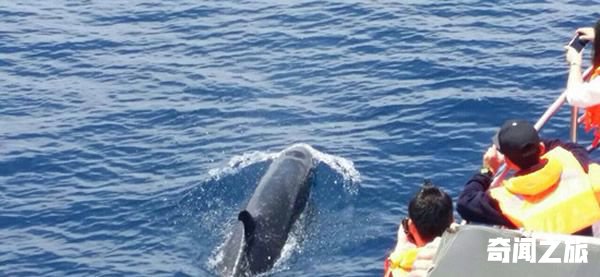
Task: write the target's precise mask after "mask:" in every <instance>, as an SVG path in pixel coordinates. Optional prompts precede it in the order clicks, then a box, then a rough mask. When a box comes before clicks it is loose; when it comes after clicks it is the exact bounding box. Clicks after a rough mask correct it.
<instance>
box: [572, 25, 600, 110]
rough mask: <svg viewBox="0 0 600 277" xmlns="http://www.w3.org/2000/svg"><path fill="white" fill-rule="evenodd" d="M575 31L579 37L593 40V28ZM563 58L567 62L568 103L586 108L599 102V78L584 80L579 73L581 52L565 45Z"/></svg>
mask: <svg viewBox="0 0 600 277" xmlns="http://www.w3.org/2000/svg"><path fill="white" fill-rule="evenodd" d="M576 33H577V34H578V35H579V39H581V40H586V41H592V42H593V41H594V38H595V35H596V34H595V32H594V28H589V27H586V28H579V29H577V31H576ZM565 50H566V53H565V59H566V60H567V63H568V64H569V78H568V80H567V90H566V92H567V101H568V102H569V104H571V105H573V106H576V107H581V108H586V107H589V106H593V105H596V104H599V103H600V80H596V81H591V82H584V81H583V76H582V74H581V65H582V62H581V61H582V53H583V51H581V52H577V51H576V50H575V49H573V48H572V47H569V46H565Z"/></svg>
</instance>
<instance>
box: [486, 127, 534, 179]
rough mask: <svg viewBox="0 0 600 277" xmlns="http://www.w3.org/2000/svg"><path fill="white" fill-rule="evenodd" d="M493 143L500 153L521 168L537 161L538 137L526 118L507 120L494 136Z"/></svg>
mask: <svg viewBox="0 0 600 277" xmlns="http://www.w3.org/2000/svg"><path fill="white" fill-rule="evenodd" d="M494 144H495V145H496V148H498V150H499V151H500V153H502V154H504V156H505V157H508V159H510V161H511V162H513V163H514V164H516V165H518V166H519V167H520V168H521V169H526V168H528V167H530V166H532V165H535V164H536V163H537V162H538V161H539V155H540V152H539V145H540V137H539V135H538V132H537V130H535V128H534V127H533V125H531V123H529V122H528V121H526V120H514V119H512V120H507V121H506V122H504V124H503V125H502V127H500V130H498V133H497V134H496V136H494Z"/></svg>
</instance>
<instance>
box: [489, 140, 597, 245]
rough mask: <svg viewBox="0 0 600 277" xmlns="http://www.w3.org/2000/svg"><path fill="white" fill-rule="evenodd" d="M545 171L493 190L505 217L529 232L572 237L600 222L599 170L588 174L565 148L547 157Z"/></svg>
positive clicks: (517, 178)
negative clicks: (599, 200) (573, 234)
mask: <svg viewBox="0 0 600 277" xmlns="http://www.w3.org/2000/svg"><path fill="white" fill-rule="evenodd" d="M542 159H546V160H547V163H546V164H545V165H544V167H543V168H541V169H539V170H537V171H535V172H532V173H530V174H527V175H523V176H517V177H513V178H510V179H509V180H506V181H504V182H503V184H502V186H499V187H496V188H493V189H490V194H491V196H492V198H494V199H496V200H497V201H498V204H499V205H500V209H501V210H502V214H503V215H504V216H506V217H507V218H508V219H509V220H510V221H511V222H512V223H513V224H514V225H515V226H517V227H519V228H524V229H526V230H531V231H538V232H549V233H562V234H572V233H575V232H577V231H579V230H581V229H583V228H586V227H589V226H591V225H592V224H594V223H595V222H596V221H598V220H600V205H599V204H598V203H599V202H598V199H600V166H598V165H596V164H591V165H590V167H589V171H588V172H589V173H588V174H586V173H585V171H584V169H583V168H582V167H581V165H580V164H579V162H578V161H577V159H576V158H575V157H574V156H573V154H571V153H570V152H569V151H567V150H565V149H564V148H562V147H556V148H554V149H552V150H550V151H548V153H546V154H545V155H543V156H542ZM596 192H597V193H596Z"/></svg>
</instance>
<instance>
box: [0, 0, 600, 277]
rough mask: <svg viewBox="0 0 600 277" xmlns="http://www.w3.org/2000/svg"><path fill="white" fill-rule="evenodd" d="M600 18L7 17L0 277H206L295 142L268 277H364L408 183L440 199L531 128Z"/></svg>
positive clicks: (526, 5) (556, 130) (91, 11)
mask: <svg viewBox="0 0 600 277" xmlns="http://www.w3.org/2000/svg"><path fill="white" fill-rule="evenodd" d="M597 4H598V2H595V1H541V0H534V1H483V0H479V1H388V0H382V1H295V0H292V1H214V0H207V1H160V2H159V1H38V2H25V1H23V2H22V1H4V2H2V3H0V275H1V276H213V275H215V274H216V272H215V269H214V264H215V260H217V259H218V247H219V246H220V245H221V244H222V243H223V242H224V240H225V238H226V236H227V234H228V231H229V227H230V226H231V225H232V223H233V220H234V218H235V215H236V212H237V211H238V210H239V209H240V207H242V206H243V205H244V203H245V201H247V199H248V197H249V196H250V194H251V193H252V191H253V189H254V187H255V185H256V182H257V181H258V180H259V179H260V177H261V174H262V173H264V171H265V170H266V167H267V166H268V164H269V163H270V160H271V158H272V157H273V156H274V155H276V154H277V153H278V152H279V151H281V150H282V149H284V148H286V147H288V146H289V145H292V144H295V143H307V144H310V145H312V147H314V149H315V151H316V153H319V154H318V161H317V162H318V164H317V168H316V175H317V176H316V180H315V182H314V184H313V190H312V194H311V199H310V202H309V205H308V207H307V209H306V211H305V212H304V214H303V215H302V216H301V219H300V221H299V223H298V224H296V226H295V227H294V232H293V234H292V236H291V237H290V239H289V241H288V243H287V244H286V249H285V253H284V255H283V257H282V259H281V260H280V261H278V263H277V264H276V266H275V268H274V269H273V270H272V271H271V272H269V273H268V274H267V275H272V276H380V275H381V274H382V261H383V258H384V257H385V255H386V254H387V252H388V251H389V249H390V248H391V247H392V246H393V244H394V238H395V233H396V228H397V224H398V222H399V220H400V219H401V218H402V217H403V216H404V215H405V214H406V205H407V201H408V199H410V196H411V195H412V194H413V193H414V192H415V191H416V190H417V188H418V187H419V186H420V184H421V182H422V180H423V178H429V179H432V180H433V182H434V183H436V184H438V185H440V186H443V187H444V188H445V189H446V190H447V191H448V192H449V193H450V194H451V195H452V196H453V197H456V196H457V195H458V193H459V192H460V190H461V187H462V185H463V183H464V182H465V181H466V180H467V178H468V177H469V176H470V175H471V174H472V173H473V172H474V171H475V170H476V169H477V168H478V167H479V164H480V162H481V155H482V153H483V151H484V149H485V148H486V147H487V145H489V143H490V139H491V137H492V135H493V134H494V132H495V130H496V127H497V126H498V125H499V124H501V123H502V122H503V121H504V120H505V119H508V118H527V119H530V120H532V121H535V120H536V119H537V118H538V117H539V116H540V115H541V114H542V112H543V111H544V110H545V108H546V107H547V106H548V105H549V104H550V103H551V102H552V101H553V100H554V99H555V98H556V97H557V96H558V95H559V94H560V92H561V91H562V90H563V88H564V86H565V83H566V69H567V68H566V65H565V62H564V57H563V49H562V47H563V45H564V44H565V43H566V42H568V41H569V39H570V38H571V37H572V35H573V32H574V30H575V28H577V27H580V26H590V25H592V24H593V23H594V22H595V21H596V20H597V19H598V18H599V15H600V14H599V13H598V12H597V11H596V10H595V9H594V8H593V7H595V5H597ZM588 52H589V50H588ZM586 57H588V56H586ZM568 121H569V120H568V109H566V108H564V109H562V110H561V112H560V113H558V114H557V115H556V116H555V118H553V120H552V121H551V122H549V123H548V124H547V125H546V127H545V128H544V130H543V132H542V134H543V135H544V136H548V137H559V138H567V133H568V132H567V130H568ZM583 140H584V141H589V136H583Z"/></svg>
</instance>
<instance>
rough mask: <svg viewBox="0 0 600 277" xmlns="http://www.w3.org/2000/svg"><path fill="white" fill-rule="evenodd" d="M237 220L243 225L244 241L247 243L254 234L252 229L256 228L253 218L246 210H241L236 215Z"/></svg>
mask: <svg viewBox="0 0 600 277" xmlns="http://www.w3.org/2000/svg"><path fill="white" fill-rule="evenodd" d="M238 220H239V221H241V222H242V223H243V224H244V237H245V239H246V241H249V240H250V238H251V237H252V234H254V229H255V228H256V222H255V221H254V218H253V217H252V215H251V214H250V212H248V211H247V210H243V211H241V212H240V213H239V214H238Z"/></svg>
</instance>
